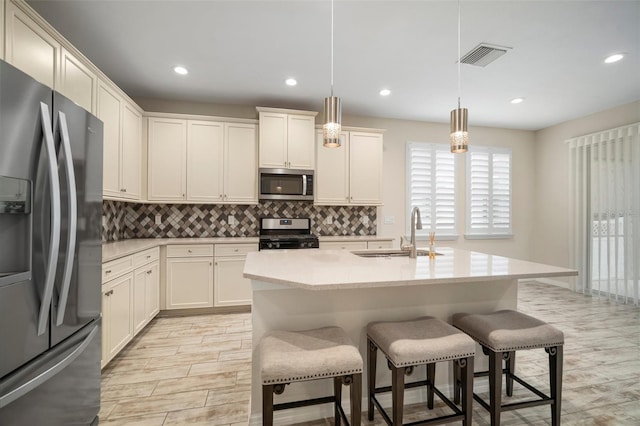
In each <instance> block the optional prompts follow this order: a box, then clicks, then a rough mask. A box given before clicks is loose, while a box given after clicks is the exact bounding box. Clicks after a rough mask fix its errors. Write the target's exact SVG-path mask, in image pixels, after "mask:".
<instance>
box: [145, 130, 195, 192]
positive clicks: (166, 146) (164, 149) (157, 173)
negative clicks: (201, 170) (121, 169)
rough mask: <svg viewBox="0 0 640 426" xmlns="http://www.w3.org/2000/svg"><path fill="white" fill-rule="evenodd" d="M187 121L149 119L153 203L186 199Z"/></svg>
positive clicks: (149, 164)
mask: <svg viewBox="0 0 640 426" xmlns="http://www.w3.org/2000/svg"><path fill="white" fill-rule="evenodd" d="M186 158H187V122H186V121H185V120H177V119H171V118H155V117H152V118H149V153H148V159H149V163H148V166H147V167H148V173H149V188H148V191H149V192H148V198H149V200H150V201H156V200H157V201H182V200H184V199H185V198H186V194H187V182H186V173H185V166H186Z"/></svg>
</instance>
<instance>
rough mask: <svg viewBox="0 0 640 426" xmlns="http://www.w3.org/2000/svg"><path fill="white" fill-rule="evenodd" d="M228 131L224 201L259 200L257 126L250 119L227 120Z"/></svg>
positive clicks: (226, 131)
mask: <svg viewBox="0 0 640 426" xmlns="http://www.w3.org/2000/svg"><path fill="white" fill-rule="evenodd" d="M224 134H225V138H224V161H223V164H224V191H223V192H224V201H225V202H227V203H230V202H232V203H238V204H257V203H258V176H257V169H258V168H257V163H258V161H257V160H258V158H257V157H258V149H257V138H256V126H255V124H249V123H225V125H224Z"/></svg>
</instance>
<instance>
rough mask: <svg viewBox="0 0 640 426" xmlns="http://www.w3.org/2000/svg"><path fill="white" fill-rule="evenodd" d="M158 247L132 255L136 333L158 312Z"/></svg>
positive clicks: (134, 328) (134, 329)
mask: <svg viewBox="0 0 640 426" xmlns="http://www.w3.org/2000/svg"><path fill="white" fill-rule="evenodd" d="M159 254H160V249H158V248H153V249H150V250H146V251H144V252H141V253H138V254H137V255H135V256H134V265H135V266H136V269H135V271H134V276H133V333H134V335H136V334H138V333H139V332H140V331H141V330H142V329H143V328H144V327H145V326H146V325H147V324H149V322H150V321H151V320H152V319H153V318H154V317H155V316H156V315H157V314H158V312H160V274H159V265H158V258H159V257H160V256H159Z"/></svg>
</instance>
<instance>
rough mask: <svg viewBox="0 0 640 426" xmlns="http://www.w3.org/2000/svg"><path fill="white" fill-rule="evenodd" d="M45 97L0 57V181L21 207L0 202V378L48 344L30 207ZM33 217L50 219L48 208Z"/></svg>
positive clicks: (41, 260) (42, 257)
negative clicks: (10, 189)
mask: <svg viewBox="0 0 640 426" xmlns="http://www.w3.org/2000/svg"><path fill="white" fill-rule="evenodd" d="M51 99H52V97H51V90H50V89H49V88H47V87H45V86H43V85H41V84H39V83H37V82H36V81H35V80H33V79H32V78H30V77H28V76H27V75H26V74H24V73H22V72H21V71H19V70H17V69H16V68H14V67H12V66H10V65H8V64H7V63H5V62H3V61H0V176H3V177H5V178H6V179H3V181H4V184H3V185H2V186H3V187H5V188H7V187H12V186H14V185H15V187H16V189H17V191H18V193H20V194H21V195H19V196H16V198H17V199H21V200H22V199H24V203H25V208H24V209H23V208H22V207H20V205H19V204H20V203H16V202H13V201H9V202H6V203H4V208H3V212H2V213H0V231H1V232H0V379H2V377H4V376H5V375H7V374H9V373H10V372H11V371H13V370H15V369H16V368H18V367H20V366H21V365H22V364H24V363H26V362H28V361H29V360H31V359H33V358H35V357H36V356H38V355H39V354H40V353H41V352H43V351H45V350H47V349H48V346H49V330H48V328H47V327H48V321H46V320H48V316H49V311H48V309H45V310H46V312H44V315H43V316H44V318H43V319H44V320H45V321H44V327H43V328H42V329H41V330H40V331H41V333H38V324H39V323H42V322H41V321H39V319H40V313H41V308H43V305H42V303H41V302H42V300H43V295H44V293H45V282H46V279H45V278H46V267H45V264H46V262H47V260H48V258H49V257H48V254H50V252H49V249H50V246H49V240H46V241H45V240H44V239H42V238H37V239H36V238H35V235H34V234H35V232H34V227H36V226H35V224H34V217H35V214H34V212H35V210H36V208H40V207H41V205H40V204H39V205H38V206H36V205H35V204H34V202H35V201H36V199H37V198H38V197H39V194H40V193H42V191H47V190H48V188H46V187H44V185H45V183H46V182H44V180H42V179H41V180H40V181H38V179H37V176H36V175H37V168H38V165H39V164H41V162H42V163H46V162H47V159H46V158H45V157H46V155H45V153H44V151H45V149H44V145H45V144H44V137H43V136H44V133H43V129H44V127H45V123H46V124H47V126H48V127H51V116H50V115H47V116H46V117H45V116H44V115H43V114H46V113H45V112H44V109H43V108H42V105H45V106H46V107H47V110H50V108H49V107H50V105H51ZM43 158H44V159H43ZM38 183H39V184H40V185H41V187H40V188H36V187H37V184H38ZM36 192H38V193H36ZM5 195H7V194H5ZM39 217H40V218H41V219H42V221H43V222H47V223H48V222H50V220H51V217H50V213H49V211H47V212H43V213H42V214H41V215H40V216H39ZM47 226H48V225H47ZM37 227H39V228H40V229H41V228H42V227H41V226H39V225H38V226H37ZM36 263H37V264H38V267H37V268H35V265H36ZM36 269H37V270H38V271H37V272H36Z"/></svg>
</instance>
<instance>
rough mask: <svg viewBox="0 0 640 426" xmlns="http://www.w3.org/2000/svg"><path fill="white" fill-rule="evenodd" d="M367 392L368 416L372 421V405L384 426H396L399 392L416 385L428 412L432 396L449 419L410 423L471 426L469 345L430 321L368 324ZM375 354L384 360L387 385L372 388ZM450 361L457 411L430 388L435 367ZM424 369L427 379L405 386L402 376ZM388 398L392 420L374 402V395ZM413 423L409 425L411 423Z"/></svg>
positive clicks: (447, 328)
mask: <svg viewBox="0 0 640 426" xmlns="http://www.w3.org/2000/svg"><path fill="white" fill-rule="evenodd" d="M367 341H368V345H369V351H368V356H367V370H368V374H367V388H368V416H369V420H373V414H374V405H375V406H376V407H377V408H378V410H379V411H380V414H381V415H382V417H383V418H384V419H385V421H386V422H387V424H390V425H402V415H403V411H404V407H403V405H404V390H405V389H406V388H413V387H417V386H426V388H427V407H428V408H429V409H432V408H433V398H434V393H435V394H436V395H438V397H439V398H440V399H441V400H442V401H443V402H444V403H445V404H447V405H448V406H449V408H451V410H452V411H453V412H454V414H451V415H446V416H440V417H437V418H432V419H429V420H425V421H424V422H419V423H416V424H421V425H422V424H424V425H427V424H428V425H436V424H444V423H449V422H452V421H456V420H463V424H464V425H466V426H471V413H472V403H473V397H472V395H473V359H474V355H475V347H476V345H475V342H474V341H473V339H471V338H469V336H467V335H466V334H464V333H462V332H460V331H459V330H458V329H456V328H454V327H452V326H451V325H449V324H447V323H446V322H444V321H441V320H439V319H436V318H433V317H422V318H417V319H414V320H409V321H397V322H373V323H369V324H368V325H367ZM378 350H380V351H382V353H384V355H385V357H386V358H387V365H388V367H389V369H390V370H391V386H387V387H380V388H376V360H377V354H378ZM440 361H453V362H454V363H456V364H457V365H458V368H459V369H460V372H461V389H462V406H461V408H458V407H457V406H456V405H455V404H454V403H453V402H451V400H449V399H448V398H447V397H446V396H445V395H444V394H443V393H442V392H441V391H440V390H439V389H438V388H436V386H435V384H434V379H435V374H436V362H440ZM423 364H426V366H427V379H426V380H419V381H415V382H412V383H408V384H405V382H404V376H405V374H406V375H409V374H411V373H412V372H413V369H414V367H415V366H418V365H423ZM389 391H391V394H392V415H391V417H389V415H388V414H387V412H386V411H385V410H384V408H382V405H381V404H380V402H379V401H378V399H377V398H376V394H377V393H381V392H389ZM412 424H413V423H412Z"/></svg>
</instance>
